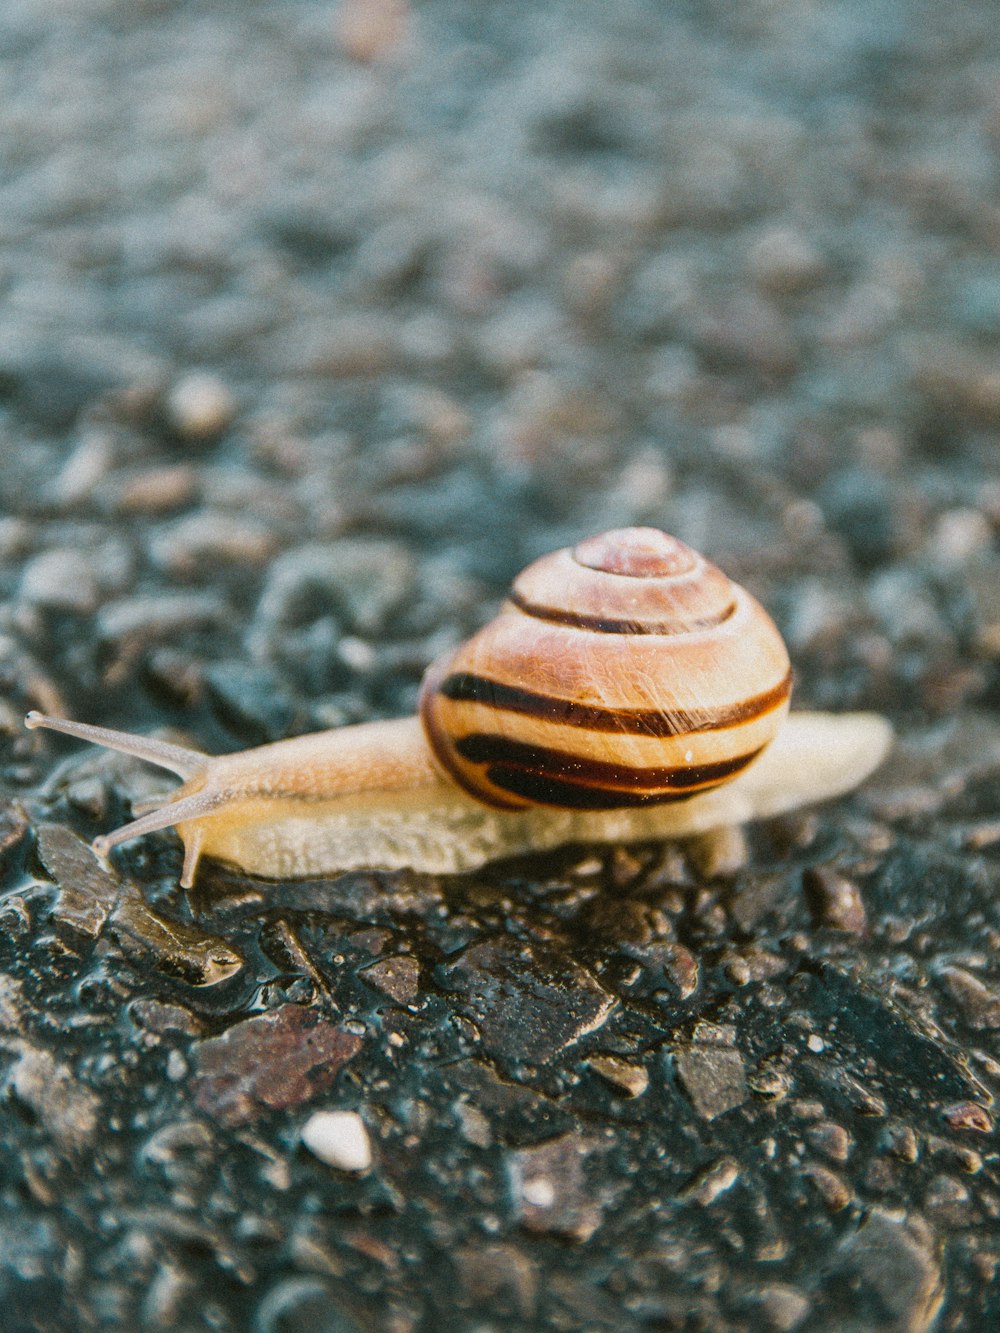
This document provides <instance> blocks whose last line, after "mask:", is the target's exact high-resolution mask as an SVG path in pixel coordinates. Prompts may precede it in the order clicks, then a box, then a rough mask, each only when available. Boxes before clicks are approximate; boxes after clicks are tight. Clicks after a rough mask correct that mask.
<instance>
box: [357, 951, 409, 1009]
mask: <svg viewBox="0 0 1000 1333" xmlns="http://www.w3.org/2000/svg"><path fill="white" fill-rule="evenodd" d="M359 975H360V976H362V977H364V979H365V981H367V982H368V983H369V985H371V986H374V987H376V989H377V990H380V991H382V993H383V994H385V995H388V996H390V997H391V998H392V999H393V1000H395V1001H396V1003H397V1004H412V1003H413V1001H414V1000H415V999H416V998H417V996H418V995H419V994H420V964H419V963H418V962H417V960H416V959H415V958H413V957H411V956H410V955H409V954H396V955H394V956H392V957H389V958H380V959H379V961H378V962H377V963H372V964H371V965H370V966H369V967H363V968H362V969H361V972H360V973H359Z"/></svg>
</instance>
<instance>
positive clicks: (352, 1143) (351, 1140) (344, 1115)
mask: <svg viewBox="0 0 1000 1333" xmlns="http://www.w3.org/2000/svg"><path fill="white" fill-rule="evenodd" d="M301 1137H302V1142H303V1143H304V1144H305V1145H306V1147H307V1148H308V1149H309V1151H310V1152H311V1153H313V1154H314V1155H315V1156H316V1157H318V1158H319V1160H320V1161H321V1162H325V1163H326V1164H327V1166H334V1167H336V1168H337V1170H338V1171H367V1170H368V1168H369V1167H370V1166H371V1164H372V1145H371V1140H370V1139H369V1137H368V1131H367V1129H365V1122H364V1121H363V1120H362V1119H361V1117H360V1116H359V1115H358V1113H357V1111H316V1112H315V1114H313V1115H311V1116H310V1117H309V1119H308V1120H307V1121H306V1123H305V1124H304V1125H303V1126H302V1136H301Z"/></svg>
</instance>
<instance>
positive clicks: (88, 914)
mask: <svg viewBox="0 0 1000 1333" xmlns="http://www.w3.org/2000/svg"><path fill="white" fill-rule="evenodd" d="M38 855H39V856H40V858H41V861H42V864H43V865H44V866H45V869H46V870H47V871H48V872H49V874H50V875H51V876H52V878H53V879H54V880H55V882H56V884H57V885H58V887H59V893H58V895H57V897H56V901H55V906H54V907H53V909H52V916H53V919H54V920H55V922H56V924H57V926H61V927H63V928H64V929H66V930H68V931H69V932H70V934H72V935H75V936H82V937H83V938H85V939H88V940H95V939H97V937H98V935H100V933H101V931H102V930H103V928H104V926H105V923H106V922H107V920H108V917H109V915H110V914H111V911H112V909H113V908H114V905H115V903H116V901H117V898H118V894H119V891H120V885H119V882H118V879H117V877H116V876H115V875H113V874H112V873H111V872H110V871H109V870H107V869H105V867H104V866H103V865H102V864H101V863H100V861H99V860H98V859H97V857H96V856H95V855H94V853H93V852H92V851H91V850H90V848H89V847H88V845H87V844H86V843H85V842H84V841H83V839H82V838H78V837H77V835H76V834H75V833H73V832H72V831H71V830H70V829H68V828H66V827H65V826H64V825H62V824H42V825H41V827H40V828H39V830H38Z"/></svg>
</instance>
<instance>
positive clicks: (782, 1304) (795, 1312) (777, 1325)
mask: <svg viewBox="0 0 1000 1333" xmlns="http://www.w3.org/2000/svg"><path fill="white" fill-rule="evenodd" d="M759 1301H760V1313H761V1318H762V1319H763V1320H764V1322H765V1323H766V1324H767V1326H768V1327H769V1328H773V1329H775V1330H776V1333H792V1330H793V1329H796V1328H798V1326H799V1325H800V1324H801V1323H802V1321H803V1319H805V1317H806V1315H807V1314H808V1313H809V1310H810V1301H809V1297H808V1296H807V1295H806V1294H805V1292H802V1291H797V1290H796V1289H795V1288H794V1287H788V1286H785V1284H784V1283H778V1282H775V1283H773V1284H772V1285H771V1286H768V1287H764V1288H763V1289H762V1291H761V1292H760V1295H759Z"/></svg>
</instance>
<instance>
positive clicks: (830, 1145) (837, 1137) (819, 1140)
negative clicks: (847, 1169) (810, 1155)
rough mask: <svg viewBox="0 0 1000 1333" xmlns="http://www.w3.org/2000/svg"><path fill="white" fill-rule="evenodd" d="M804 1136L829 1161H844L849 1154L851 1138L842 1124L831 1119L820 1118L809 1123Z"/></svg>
mask: <svg viewBox="0 0 1000 1333" xmlns="http://www.w3.org/2000/svg"><path fill="white" fill-rule="evenodd" d="M806 1138H807V1139H808V1140H809V1142H810V1144H811V1145H812V1147H813V1148H815V1150H816V1151H817V1152H820V1153H822V1154H823V1156H824V1157H827V1158H829V1160H830V1161H831V1162H846V1161H847V1159H848V1157H850V1155H851V1148H852V1147H853V1140H852V1138H851V1136H850V1134H849V1133H848V1131H847V1130H846V1129H845V1128H844V1127H843V1125H838V1124H836V1123H835V1122H834V1121H832V1120H821V1121H819V1123H818V1124H815V1125H810V1126H809V1128H808V1129H807V1130H806Z"/></svg>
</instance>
